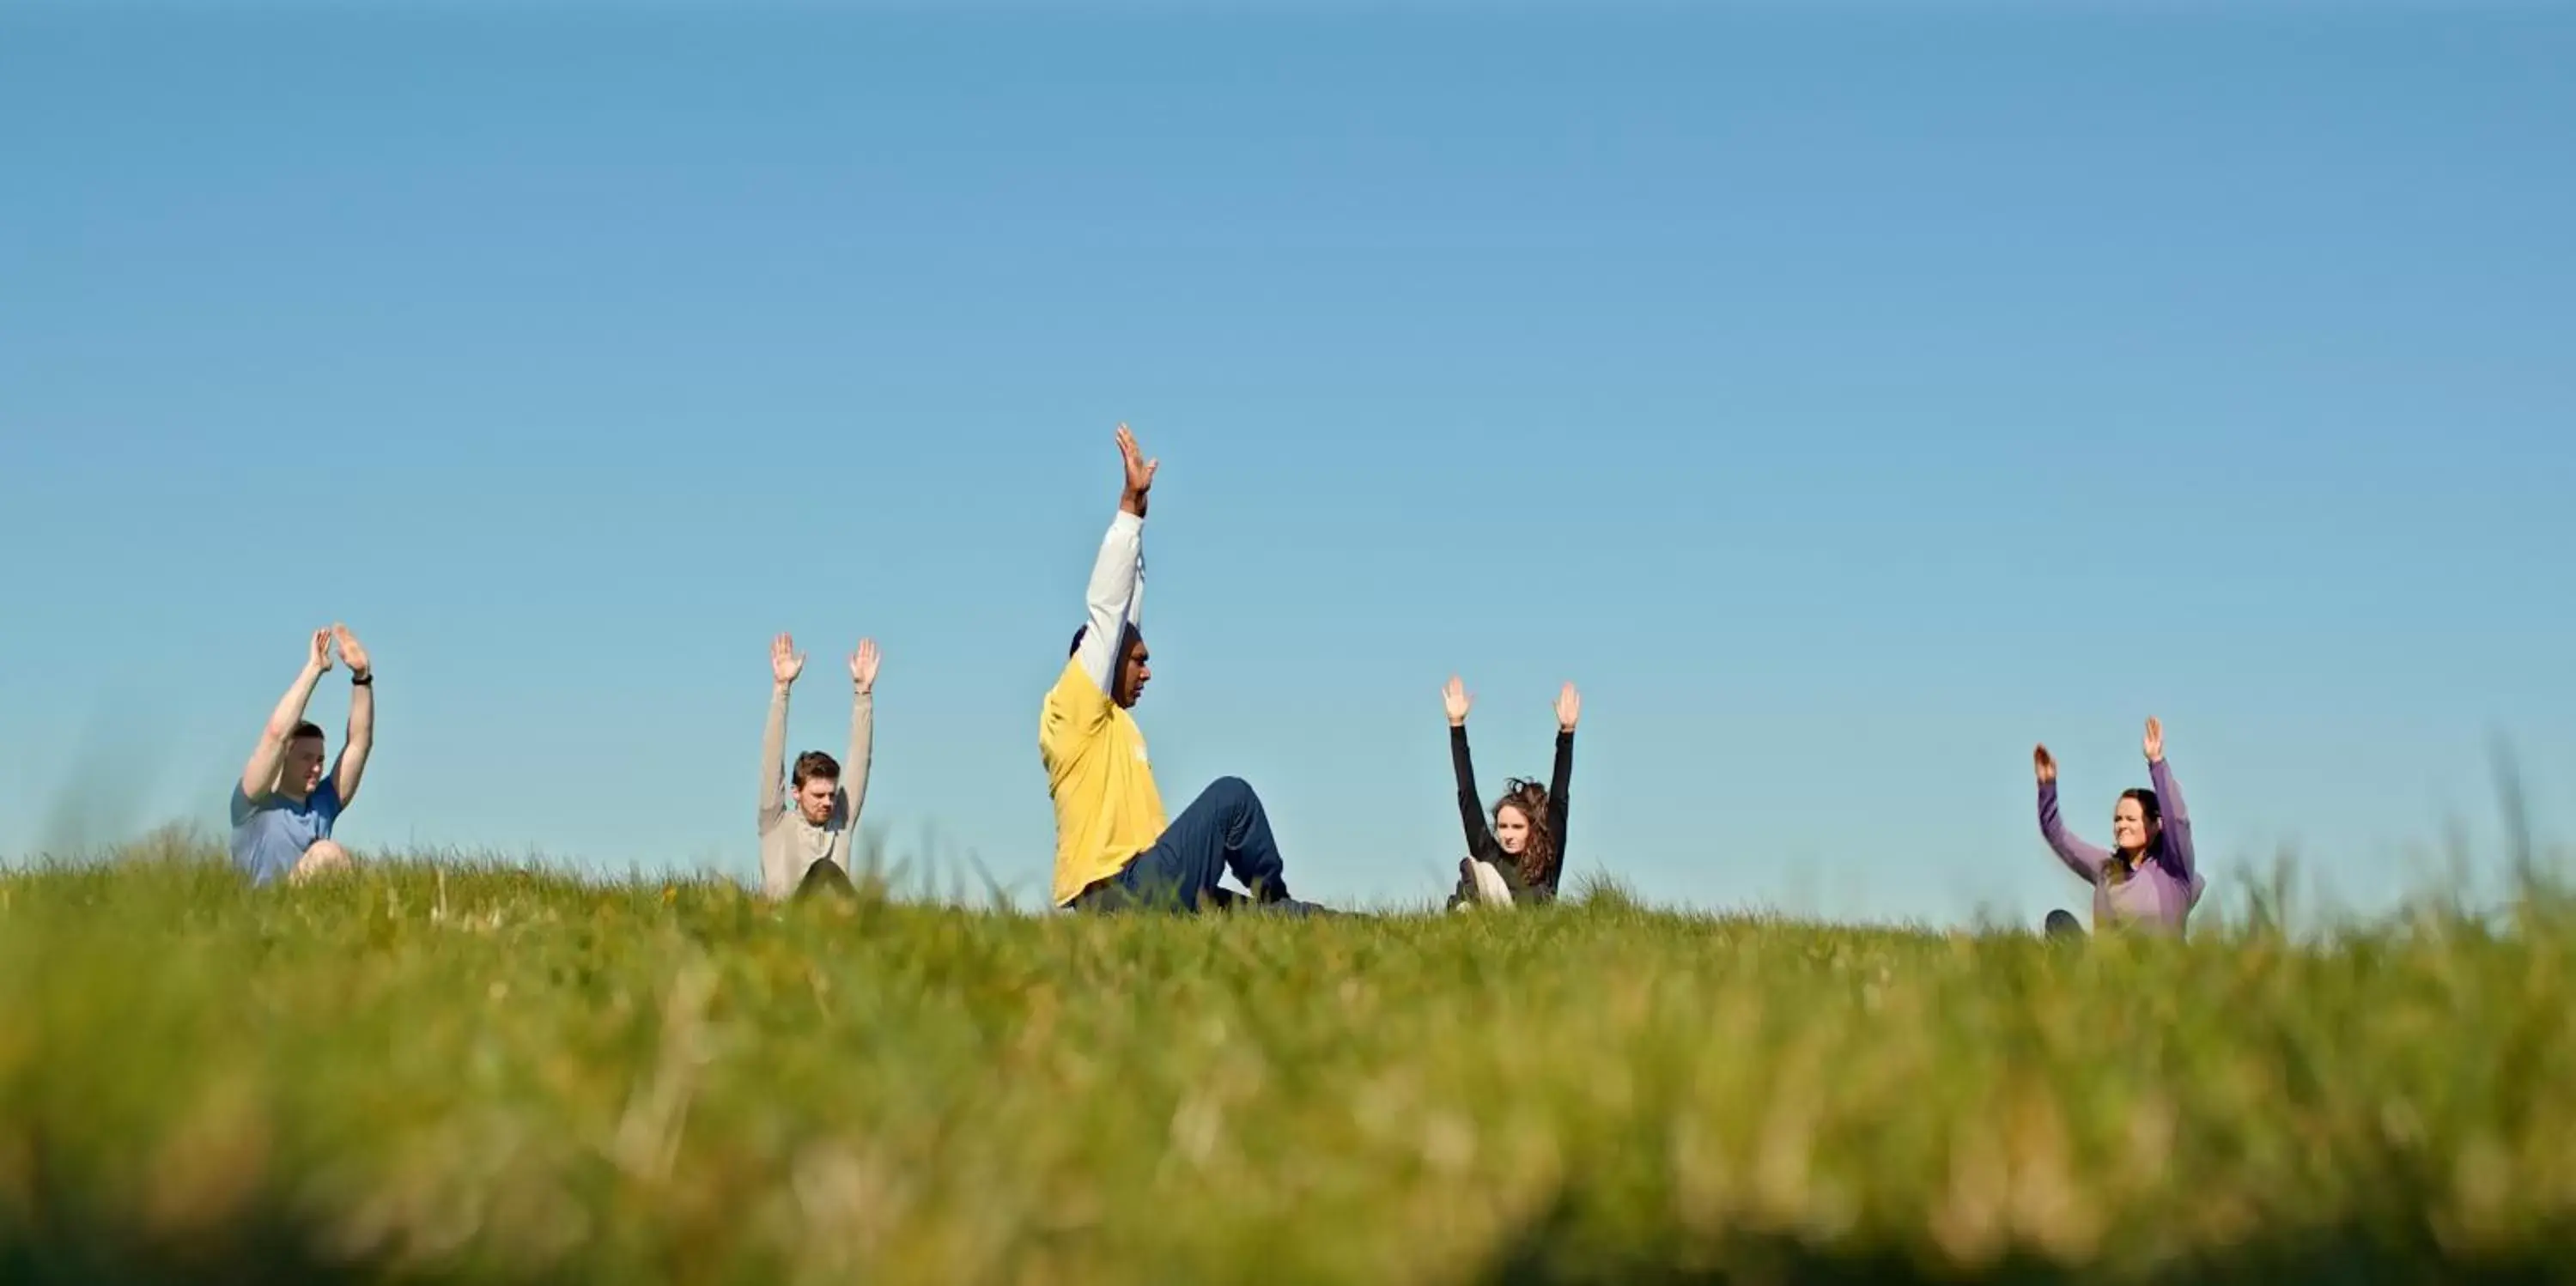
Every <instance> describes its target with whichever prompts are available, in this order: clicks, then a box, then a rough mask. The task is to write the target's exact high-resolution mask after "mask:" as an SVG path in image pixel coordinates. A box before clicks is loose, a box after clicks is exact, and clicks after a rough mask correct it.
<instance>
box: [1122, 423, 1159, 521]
mask: <svg viewBox="0 0 2576 1286" xmlns="http://www.w3.org/2000/svg"><path fill="white" fill-rule="evenodd" d="M1118 458H1119V459H1120V460H1122V461H1125V462H1126V465H1127V487H1126V490H1125V491H1123V492H1121V493H1120V494H1119V497H1118V507H1119V508H1121V509H1124V510H1126V511H1127V512H1129V513H1131V514H1134V515H1136V516H1137V517H1139V518H1142V517H1144V516H1145V493H1146V492H1148V491H1151V490H1153V488H1154V471H1155V470H1156V469H1159V468H1161V467H1162V464H1163V462H1162V461H1160V460H1148V459H1146V458H1145V452H1144V450H1143V449H1142V448H1140V447H1138V446H1137V445H1136V435H1135V434H1133V433H1131V432H1128V430H1127V426H1126V425H1125V424H1123V423H1122V424H1120V425H1119V426H1118Z"/></svg>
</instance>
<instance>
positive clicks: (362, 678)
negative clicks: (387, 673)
mask: <svg viewBox="0 0 2576 1286" xmlns="http://www.w3.org/2000/svg"><path fill="white" fill-rule="evenodd" d="M349 685H350V686H351V687H357V688H372V687H374V686H376V672H375V671H373V670H369V671H367V672H366V673H365V674H352V675H350V676H349Z"/></svg>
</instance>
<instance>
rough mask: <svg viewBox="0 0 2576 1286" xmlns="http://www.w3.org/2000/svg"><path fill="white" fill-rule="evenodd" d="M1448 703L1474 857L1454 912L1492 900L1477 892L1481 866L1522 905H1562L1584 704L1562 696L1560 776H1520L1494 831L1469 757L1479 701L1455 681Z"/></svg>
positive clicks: (1446, 694)
mask: <svg viewBox="0 0 2576 1286" xmlns="http://www.w3.org/2000/svg"><path fill="white" fill-rule="evenodd" d="M1440 697H1441V703H1442V704H1443V705H1445V706H1447V707H1448V709H1449V759H1450V762H1451V763H1452V765H1453V766H1455V767H1456V768H1457V770H1458V820H1459V821H1460V822H1461V823H1462V824H1463V825H1464V826H1465V827H1466V830H1467V856H1466V857H1464V858H1461V859H1460V860H1459V862H1458V890H1457V892H1455V893H1453V894H1451V895H1450V898H1449V903H1448V905H1449V907H1450V908H1451V909H1453V910H1454V909H1456V908H1458V907H1461V906H1466V905H1470V904H1473V903H1477V902H1482V901H1485V900H1487V899H1486V898H1484V897H1483V896H1480V895H1479V893H1478V891H1477V887H1476V885H1477V879H1476V876H1477V870H1476V864H1477V863H1480V862H1481V863H1484V864H1486V865H1487V866H1489V867H1491V868H1492V870H1493V872H1494V874H1496V875H1499V876H1501V877H1502V882H1503V886H1504V887H1505V888H1506V889H1507V890H1509V892H1510V894H1511V900H1512V901H1513V902H1514V903H1515V904H1518V903H1524V902H1552V901H1554V900H1555V899H1556V882H1557V878H1558V877H1559V876H1560V875H1562V874H1563V873H1564V871H1565V813H1566V797H1565V786H1566V779H1567V778H1569V777H1571V776H1572V775H1573V774H1574V723H1575V720H1576V719H1577V718H1578V717H1580V716H1581V715H1582V713H1583V697H1582V696H1581V695H1580V694H1579V693H1577V692H1576V691H1575V690H1574V685H1573V684H1571V683H1569V684H1566V685H1565V687H1564V689H1563V690H1562V691H1560V692H1558V693H1557V694H1556V771H1555V773H1554V774H1553V776H1552V779H1551V780H1550V782H1549V784H1548V785H1546V786H1541V785H1539V784H1538V783H1537V782H1534V781H1527V780H1524V779H1522V778H1519V777H1514V778H1512V779H1511V780H1510V781H1509V782H1507V783H1505V785H1504V789H1503V797H1502V798H1501V799H1499V800H1496V801H1495V802H1494V808H1493V823H1492V825H1490V826H1488V825H1487V824H1486V813H1485V808H1484V805H1483V804H1481V803H1479V802H1478V801H1477V798H1476V766H1475V763H1474V761H1473V760H1472V759H1470V758H1469V757H1468V754H1467V707H1468V706H1470V705H1472V704H1473V703H1474V699H1473V698H1471V697H1469V696H1468V695H1467V688H1466V685H1465V684H1463V683H1460V682H1459V681H1458V676H1456V675H1454V674H1453V675H1451V676H1449V686H1448V687H1447V688H1445V689H1443V690H1442V691H1441V694H1440Z"/></svg>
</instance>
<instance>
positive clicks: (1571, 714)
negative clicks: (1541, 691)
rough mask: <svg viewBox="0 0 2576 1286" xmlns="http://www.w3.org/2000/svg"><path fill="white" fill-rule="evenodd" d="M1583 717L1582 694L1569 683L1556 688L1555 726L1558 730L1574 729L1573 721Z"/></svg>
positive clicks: (1568, 730) (1567, 730)
mask: <svg viewBox="0 0 2576 1286" xmlns="http://www.w3.org/2000/svg"><path fill="white" fill-rule="evenodd" d="M1582 717H1583V694H1582V693H1580V692H1577V691H1575V690H1574V685H1573V684H1571V683H1569V684H1566V685H1565V686H1564V687H1563V688H1560V689H1558V690H1557V694H1556V726H1557V730H1558V731H1560V732H1572V731H1574V724H1575V721H1576V720H1578V719H1581V718H1582Z"/></svg>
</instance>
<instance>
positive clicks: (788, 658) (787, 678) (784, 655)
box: [769, 634, 805, 684]
mask: <svg viewBox="0 0 2576 1286" xmlns="http://www.w3.org/2000/svg"><path fill="white" fill-rule="evenodd" d="M769 672H770V674H771V675H773V676H775V677H776V678H777V680H778V681H779V682H780V683H782V684H785V683H794V682H795V681H796V676H797V675H800V674H803V673H804V672H805V657H804V654H803V653H800V652H798V651H797V650H796V640H795V639H792V638H790V637H788V636H787V635H784V634H781V635H779V636H778V637H777V638H774V639H771V640H770V641H769Z"/></svg>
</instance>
